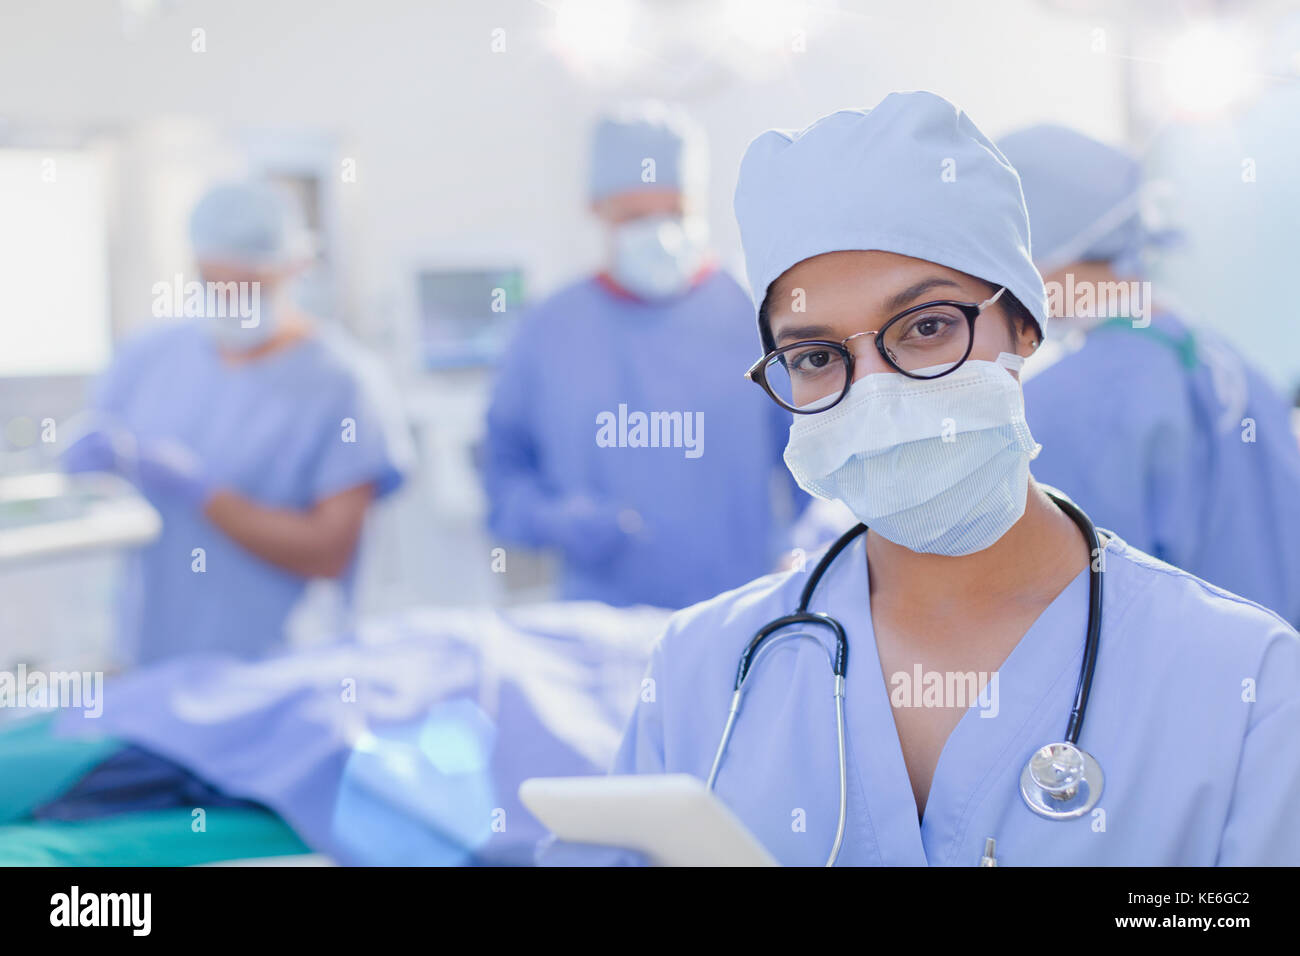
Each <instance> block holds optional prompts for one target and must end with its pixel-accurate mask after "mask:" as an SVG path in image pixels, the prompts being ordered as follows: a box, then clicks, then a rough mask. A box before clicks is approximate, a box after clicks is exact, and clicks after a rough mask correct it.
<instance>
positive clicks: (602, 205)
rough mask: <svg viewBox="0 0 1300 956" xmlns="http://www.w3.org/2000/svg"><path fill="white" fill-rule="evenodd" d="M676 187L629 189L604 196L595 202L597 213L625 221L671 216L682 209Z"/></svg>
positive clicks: (615, 220)
mask: <svg viewBox="0 0 1300 956" xmlns="http://www.w3.org/2000/svg"><path fill="white" fill-rule="evenodd" d="M683 207H684V204H683V201H682V193H681V191H680V190H678V189H671V188H653V189H629V190H626V191H624V192H621V193H614V194H613V195H612V196H606V197H605V198H604V199H602V200H600V202H598V203H597V204H596V212H597V214H598V215H599V216H600V217H601V218H603V219H605V220H607V221H609V222H616V223H617V222H626V221H628V220H629V219H636V218H638V217H640V216H673V215H681V213H682V211H683Z"/></svg>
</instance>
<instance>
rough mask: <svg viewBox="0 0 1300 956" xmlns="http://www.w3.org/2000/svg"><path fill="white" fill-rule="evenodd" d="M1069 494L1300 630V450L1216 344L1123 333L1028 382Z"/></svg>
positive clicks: (1044, 459)
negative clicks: (1266, 608)
mask: <svg viewBox="0 0 1300 956" xmlns="http://www.w3.org/2000/svg"><path fill="white" fill-rule="evenodd" d="M1025 410H1026V413H1027V417H1028V421H1029V427H1030V430H1031V431H1032V432H1033V434H1034V438H1035V439H1037V440H1038V441H1039V442H1041V443H1042V446H1043V450H1042V452H1041V453H1040V454H1039V456H1038V458H1037V459H1036V460H1035V461H1034V464H1033V472H1034V476H1035V477H1036V478H1038V479H1039V480H1041V481H1044V482H1047V483H1048V484H1051V485H1055V486H1057V487H1059V488H1064V489H1065V490H1066V491H1068V492H1069V494H1070V496H1071V497H1072V498H1073V499H1074V500H1075V501H1077V502H1078V503H1079V505H1080V506H1081V507H1082V508H1083V509H1084V510H1085V511H1087V512H1088V514H1089V515H1090V516H1091V517H1092V519H1093V520H1094V521H1096V522H1097V523H1098V524H1099V525H1102V526H1104V527H1108V528H1112V529H1114V530H1115V531H1116V532H1117V533H1119V534H1121V535H1123V536H1124V538H1125V539H1126V540H1127V541H1129V542H1130V543H1131V544H1132V545H1133V546H1134V547H1136V548H1139V549H1140V550H1142V551H1146V552H1147V553H1149V554H1152V555H1154V556H1156V557H1158V558H1160V559H1161V560H1164V561H1168V562H1169V563H1170V564H1174V565H1177V566H1178V567H1180V568H1183V569H1184V570H1187V571H1190V572H1192V573H1193V574H1195V575H1197V576H1198V577H1202V578H1205V580H1207V581H1209V582H1211V583H1212V584H1217V585H1219V586H1220V587H1223V588H1227V589H1228V590H1229V591H1232V592H1234V593H1236V594H1240V595H1242V596H1244V597H1248V598H1250V599H1251V600H1253V601H1258V602H1259V603H1260V604H1263V605H1264V606H1265V607H1268V608H1270V609H1272V610H1274V611H1277V612H1278V613H1279V614H1280V615H1282V616H1283V617H1284V618H1286V619H1287V620H1288V621H1290V622H1292V624H1296V623H1300V446H1298V445H1297V442H1296V437H1295V435H1294V433H1293V432H1292V430H1291V427H1290V423H1289V418H1288V416H1289V410H1288V409H1287V407H1286V405H1285V403H1284V402H1283V401H1282V400H1281V398H1280V397H1279V396H1278V395H1277V394H1276V393H1275V392H1274V391H1273V389H1272V388H1271V387H1270V386H1269V385H1268V383H1267V382H1265V381H1264V380H1263V379H1262V378H1261V376H1260V375H1259V374H1258V373H1257V372H1256V371H1255V370H1254V369H1253V368H1251V367H1250V366H1249V365H1247V364H1246V363H1245V362H1243V361H1242V360H1241V358H1240V357H1239V356H1237V355H1236V353H1235V352H1233V351H1232V350H1231V349H1230V348H1228V347H1227V346H1226V345H1225V344H1224V343H1223V342H1221V341H1220V340H1219V339H1218V338H1217V337H1215V336H1213V335H1212V334H1211V333H1209V332H1208V331H1202V330H1199V329H1198V330H1197V331H1196V332H1195V333H1194V334H1193V333H1191V332H1189V330H1188V329H1187V327H1186V326H1185V325H1184V324H1183V323H1181V322H1180V321H1178V319H1177V318H1175V317H1174V316H1172V315H1168V314H1159V313H1158V314H1157V315H1156V316H1155V317H1154V318H1153V320H1152V323H1151V326H1150V327H1149V328H1145V329H1143V328H1134V327H1133V326H1132V324H1131V322H1129V321H1128V320H1115V321H1113V322H1110V323H1107V324H1105V325H1104V326H1102V327H1100V328H1097V329H1095V330H1093V331H1092V332H1091V333H1089V334H1088V336H1087V338H1086V339H1085V340H1084V341H1083V344H1082V347H1081V348H1078V349H1077V350H1076V351H1073V352H1070V353H1069V354H1066V355H1065V356H1064V357H1062V358H1060V359H1059V360H1058V361H1056V362H1055V363H1054V364H1052V365H1050V366H1048V367H1046V368H1045V369H1043V370H1042V371H1041V372H1039V373H1037V374H1035V375H1034V376H1032V377H1030V378H1027V380H1026V381H1025Z"/></svg>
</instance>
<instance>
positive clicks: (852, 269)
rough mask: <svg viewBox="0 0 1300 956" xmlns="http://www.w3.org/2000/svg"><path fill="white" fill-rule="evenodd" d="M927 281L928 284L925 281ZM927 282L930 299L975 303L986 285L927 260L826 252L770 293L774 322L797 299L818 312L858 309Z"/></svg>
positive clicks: (887, 300)
mask: <svg viewBox="0 0 1300 956" xmlns="http://www.w3.org/2000/svg"><path fill="white" fill-rule="evenodd" d="M927 280H928V281H927ZM922 282H926V283H927V285H929V286H930V289H928V290H927V291H931V292H932V293H933V295H932V296H931V297H932V298H938V299H944V298H955V299H961V300H977V299H981V298H983V297H984V295H985V293H986V287H987V283H984V282H982V281H981V280H979V279H976V278H975V277H973V276H970V275H967V274H966V273H964V272H959V271H957V270H956V269H950V268H948V267H947V266H941V265H938V264H937V263H934V262H928V261H926V260H925V259H916V258H913V257H912V256H903V255H899V254H897V253H893V252H879V251H876V250H866V251H851V250H848V251H843V252H827V253H823V254H822V255H819V256H813V257H812V258H810V259H804V260H803V261H802V262H798V263H795V264H794V265H793V266H791V267H790V268H789V269H787V270H786V271H785V272H784V273H783V274H782V275H781V276H780V278H778V279H777V280H776V281H775V282H773V283H772V285H771V288H770V289H769V290H768V300H769V307H770V311H771V315H772V317H773V319H775V318H776V317H777V316H780V315H784V314H789V313H790V312H791V311H793V303H794V301H795V300H796V299H799V298H801V299H802V300H803V307H804V308H805V309H811V307H812V306H811V304H810V300H814V299H815V300H817V301H818V302H819V304H820V306H821V307H822V308H834V307H836V305H838V304H841V303H849V302H852V303H854V304H855V305H856V307H857V309H858V310H859V311H861V310H863V309H866V310H873V309H876V308H879V307H883V306H884V305H885V304H887V303H890V302H891V300H893V299H894V298H895V297H896V296H897V295H898V294H899V293H901V292H904V291H906V290H907V289H909V288H911V287H914V286H917V285H918V284H920V283H922Z"/></svg>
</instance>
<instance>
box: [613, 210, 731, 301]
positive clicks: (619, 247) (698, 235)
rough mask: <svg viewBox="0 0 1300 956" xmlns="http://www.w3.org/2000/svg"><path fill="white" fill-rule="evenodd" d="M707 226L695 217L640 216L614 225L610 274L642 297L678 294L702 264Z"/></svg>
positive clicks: (706, 238)
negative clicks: (612, 259) (612, 258)
mask: <svg viewBox="0 0 1300 956" xmlns="http://www.w3.org/2000/svg"><path fill="white" fill-rule="evenodd" d="M707 241H708V229H707V227H706V226H705V225H704V223H703V222H702V221H700V220H698V219H694V218H690V219H682V218H678V217H675V216H642V217H640V218H638V219H633V220H630V221H629V222H625V223H621V224H619V225H617V226H615V227H614V261H613V265H612V267H611V268H610V275H611V276H612V277H613V278H614V281H615V282H617V283H618V284H619V285H620V286H622V287H623V288H624V289H626V290H627V291H628V292H631V293H632V294H633V295H636V296H639V297H640V298H643V299H665V298H669V297H671V296H675V295H680V294H681V293H683V292H685V291H686V290H687V289H688V288H689V287H690V285H691V281H692V280H693V279H694V278H695V276H696V274H697V273H698V272H699V271H700V268H701V267H702V266H703V265H704V260H705V250H706V247H707Z"/></svg>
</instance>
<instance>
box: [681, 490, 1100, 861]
mask: <svg viewBox="0 0 1300 956" xmlns="http://www.w3.org/2000/svg"><path fill="white" fill-rule="evenodd" d="M1047 496H1048V497H1049V498H1051V499H1052V501H1053V502H1055V503H1056V506H1057V507H1058V508H1060V509H1061V510H1062V511H1063V512H1065V514H1066V515H1067V516H1068V517H1069V518H1070V519H1071V520H1072V521H1073V522H1074V523H1075V525H1077V526H1078V528H1079V530H1080V531H1081V532H1082V533H1083V536H1084V539H1085V540H1086V541H1087V543H1088V547H1089V552H1090V553H1089V582H1088V628H1087V636H1086V638H1085V640H1084V649H1083V661H1082V664H1081V665H1080V668H1079V680H1078V683H1077V684H1076V686H1075V692H1074V705H1073V706H1072V707H1071V709H1070V718H1069V722H1068V723H1067V725H1066V736H1065V739H1066V741H1067V742H1068V743H1070V744H1071V745H1076V746H1077V744H1078V742H1079V736H1080V734H1081V733H1082V732H1083V718H1084V715H1085V714H1086V713H1087V709H1088V697H1089V695H1090V693H1091V691H1092V679H1093V675H1094V673H1095V672H1096V669H1097V657H1098V653H1099V650H1100V646H1101V615H1102V582H1101V570H1102V568H1101V562H1102V560H1103V558H1102V552H1101V538H1100V536H1099V535H1098V533H1097V527H1096V525H1094V524H1093V523H1092V520H1091V519H1090V518H1089V517H1088V516H1087V514H1085V513H1084V512H1083V510H1082V509H1081V508H1079V506H1078V505H1076V504H1075V503H1074V502H1072V501H1070V500H1069V499H1068V498H1066V497H1064V496H1063V495H1058V494H1055V493H1054V492H1052V491H1047ZM866 530H867V526H866V525H865V524H857V525H854V526H853V527H852V528H850V529H849V530H848V531H846V532H845V533H844V534H842V535H840V537H839V538H837V539H836V541H835V543H834V544H832V545H831V546H830V547H829V548H828V549H827V550H826V553H825V554H824V555H822V557H821V560H819V561H818V562H817V565H816V567H814V568H813V571H812V573H811V574H810V575H809V576H808V580H807V582H805V584H804V587H803V590H802V592H801V593H800V596H799V604H798V607H796V609H795V611H794V613H793V614H787V615H785V616H783V617H778V618H776V619H775V620H772V621H769V622H768V623H767V624H765V625H764V626H763V627H761V628H760V629H759V630H758V632H757V633H756V634H755V635H754V637H753V638H752V639H751V640H750V642H749V644H748V645H747V646H746V647H745V650H744V652H743V653H742V654H741V657H740V663H739V666H738V667H737V668H736V680H735V684H734V686H733V693H732V697H731V707H730V709H729V711H728V713H727V723H726V726H725V727H724V728H723V731H722V738H721V740H720V741H719V742H718V749H717V752H716V753H715V754H714V757H713V765H712V767H711V768H710V770H709V777H708V782H707V783H706V785H705V786H706V788H707V789H708V790H713V789H714V785H715V784H716V782H717V778H718V771H719V769H720V768H721V766H722V758H723V756H724V754H725V753H726V750H727V745H728V743H730V741H731V735H732V731H733V730H734V729H735V726H736V721H737V719H738V718H739V716H740V707H741V701H742V698H743V696H744V684H745V680H746V679H747V678H748V677H749V674H750V671H751V670H752V668H753V665H754V664H755V663H756V662H757V660H758V658H759V656H760V654H759V652H760V651H761V650H762V649H763V648H764V647H765V646H767V644H768V641H769V639H771V638H772V637H773V635H775V634H777V632H779V631H782V630H784V629H786V628H788V627H794V626H798V625H816V626H819V627H825V628H828V629H830V631H831V632H832V633H833V634H834V636H835V652H834V656H833V657H832V658H831V660H830V664H831V671H832V673H833V674H834V676H835V718H836V736H837V744H838V750H839V771H840V810H839V821H838V824H837V826H836V830H835V841H834V843H833V845H832V847H831V853H830V856H829V858H828V859H827V861H826V866H833V865H834V864H835V861H836V859H838V857H839V854H840V848H841V847H842V845H843V841H844V830H845V826H846V817H847V807H848V761H847V755H846V746H845V730H844V691H845V683H846V676H847V672H848V657H849V643H848V635H847V634H846V633H845V631H844V626H843V625H842V624H840V622H839V621H838V620H836V619H835V618H834V617H832V616H831V615H829V614H825V613H821V612H816V611H809V610H808V606H809V604H811V603H812V599H813V595H814V594H815V592H816V590H817V586H818V585H819V584H820V583H821V580H822V578H823V577H824V576H825V574H826V572H827V570H828V569H829V568H830V566H831V564H832V563H834V561H835V559H836V558H837V557H839V555H840V553H841V552H842V551H843V550H844V549H845V548H847V547H848V546H849V545H850V544H851V543H852V542H853V541H854V540H856V539H857V538H858V537H859V536H860V535H862V534H863V533H864V532H865V531H866ZM787 636H791V637H793V636H799V635H797V634H793V633H792V634H789V635H787ZM802 636H807V637H811V636H812V635H811V634H807V633H804V634H803V635H802ZM827 653H828V656H829V655H830V652H829V651H828V652H827Z"/></svg>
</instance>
